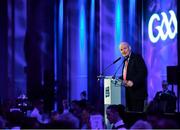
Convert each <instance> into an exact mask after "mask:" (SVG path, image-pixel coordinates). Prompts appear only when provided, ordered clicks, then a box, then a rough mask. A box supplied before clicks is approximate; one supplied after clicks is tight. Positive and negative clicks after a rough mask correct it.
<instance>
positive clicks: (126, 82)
mask: <svg viewBox="0 0 180 130" xmlns="http://www.w3.org/2000/svg"><path fill="white" fill-rule="evenodd" d="M123 83H124V85H125V86H126V87H132V86H133V81H131V80H124V81H123Z"/></svg>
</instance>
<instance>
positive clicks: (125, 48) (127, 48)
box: [119, 43, 131, 57]
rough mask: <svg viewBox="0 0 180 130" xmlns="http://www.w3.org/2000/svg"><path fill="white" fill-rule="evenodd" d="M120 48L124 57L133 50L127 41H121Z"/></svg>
mask: <svg viewBox="0 0 180 130" xmlns="http://www.w3.org/2000/svg"><path fill="white" fill-rule="evenodd" d="M119 49H120V52H121V54H122V56H123V57H127V56H129V54H130V52H131V50H130V46H129V45H128V44H127V43H121V44H120V47H119Z"/></svg>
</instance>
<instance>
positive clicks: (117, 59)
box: [97, 57, 121, 80]
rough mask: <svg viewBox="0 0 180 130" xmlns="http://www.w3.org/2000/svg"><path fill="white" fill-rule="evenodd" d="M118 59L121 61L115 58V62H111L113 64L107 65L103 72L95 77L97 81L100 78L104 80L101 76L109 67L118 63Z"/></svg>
mask: <svg viewBox="0 0 180 130" xmlns="http://www.w3.org/2000/svg"><path fill="white" fill-rule="evenodd" d="M120 59H121V57H119V58H117V59H116V60H115V61H113V63H111V64H110V65H108V66H107V67H106V68H105V69H104V70H103V72H102V73H101V74H100V75H99V76H97V78H98V80H99V79H100V78H104V77H105V76H104V75H103V74H104V72H105V71H106V70H107V69H108V68H109V67H111V66H112V65H113V64H115V63H116V62H118V61H119V60H120Z"/></svg>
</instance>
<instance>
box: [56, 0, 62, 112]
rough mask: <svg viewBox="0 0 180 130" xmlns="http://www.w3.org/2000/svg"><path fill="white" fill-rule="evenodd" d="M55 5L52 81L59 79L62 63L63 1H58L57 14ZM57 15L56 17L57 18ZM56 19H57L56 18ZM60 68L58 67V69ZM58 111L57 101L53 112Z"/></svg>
mask: <svg viewBox="0 0 180 130" xmlns="http://www.w3.org/2000/svg"><path fill="white" fill-rule="evenodd" d="M56 4H57V3H56V2H55V3H54V81H57V80H58V78H59V75H60V74H59V72H60V71H59V69H58V65H60V64H61V62H62V44H63V41H62V37H63V0H60V2H59V7H58V9H59V10H58V12H57V5H56ZM57 14H58V16H57ZM57 17H58V18H57ZM57 27H58V28H57ZM59 68H60V67H59ZM57 87H58V86H57V85H56V86H54V93H55V97H56V98H57V95H56V94H57V89H58V88H57ZM57 110H58V103H57V99H55V102H54V111H57Z"/></svg>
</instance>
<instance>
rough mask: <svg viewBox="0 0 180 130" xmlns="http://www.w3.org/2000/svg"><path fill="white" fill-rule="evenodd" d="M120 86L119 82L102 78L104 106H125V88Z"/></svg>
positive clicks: (109, 78)
mask: <svg viewBox="0 0 180 130" xmlns="http://www.w3.org/2000/svg"><path fill="white" fill-rule="evenodd" d="M121 84H122V83H121V80H116V79H112V78H111V77H106V78H104V104H109V105H110V104H123V105H125V90H124V89H125V88H123V87H122V86H121Z"/></svg>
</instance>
